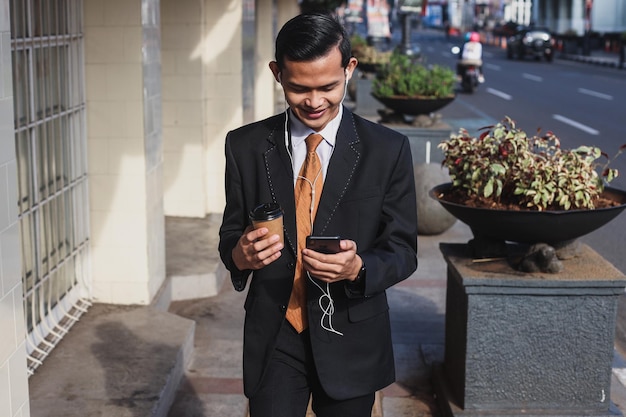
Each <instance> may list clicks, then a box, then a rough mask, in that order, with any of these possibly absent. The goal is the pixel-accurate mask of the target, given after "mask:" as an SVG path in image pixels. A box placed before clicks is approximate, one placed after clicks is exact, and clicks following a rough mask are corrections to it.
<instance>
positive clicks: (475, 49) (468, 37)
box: [457, 32, 485, 83]
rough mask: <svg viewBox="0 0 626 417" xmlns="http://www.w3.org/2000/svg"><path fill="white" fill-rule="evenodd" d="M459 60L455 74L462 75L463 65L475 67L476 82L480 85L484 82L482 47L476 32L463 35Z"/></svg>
mask: <svg viewBox="0 0 626 417" xmlns="http://www.w3.org/2000/svg"><path fill="white" fill-rule="evenodd" d="M459 59H460V61H459V65H457V74H459V75H460V74H462V70H463V66H464V65H475V66H476V68H477V69H478V81H479V82H481V83H483V82H485V76H484V75H483V46H482V44H481V43H480V35H479V34H478V32H467V33H466V34H465V43H464V44H463V46H462V47H461V53H460V54H459Z"/></svg>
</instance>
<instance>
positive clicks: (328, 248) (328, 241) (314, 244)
mask: <svg viewBox="0 0 626 417" xmlns="http://www.w3.org/2000/svg"><path fill="white" fill-rule="evenodd" d="M340 240H341V237H339V236H307V238H306V247H307V249H312V250H314V251H315V252H320V253H337V252H340V251H341V247H340V246H339V241H340Z"/></svg>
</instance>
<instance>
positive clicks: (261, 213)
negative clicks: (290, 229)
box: [250, 203, 283, 220]
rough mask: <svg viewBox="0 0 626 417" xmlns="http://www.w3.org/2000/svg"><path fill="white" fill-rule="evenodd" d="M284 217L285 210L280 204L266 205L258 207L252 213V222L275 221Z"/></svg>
mask: <svg viewBox="0 0 626 417" xmlns="http://www.w3.org/2000/svg"><path fill="white" fill-rule="evenodd" d="M282 215H283V209H282V208H281V207H280V205H279V204H278V203H264V204H260V205H258V206H256V207H255V208H254V209H252V211H251V212H250V219H252V220H274V219H276V218H278V217H280V216H282Z"/></svg>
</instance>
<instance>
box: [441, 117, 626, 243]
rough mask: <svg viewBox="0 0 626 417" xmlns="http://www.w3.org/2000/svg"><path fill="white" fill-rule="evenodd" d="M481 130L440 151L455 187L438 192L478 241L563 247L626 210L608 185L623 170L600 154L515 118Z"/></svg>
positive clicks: (624, 200) (625, 196) (462, 134)
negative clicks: (531, 129)
mask: <svg viewBox="0 0 626 417" xmlns="http://www.w3.org/2000/svg"><path fill="white" fill-rule="evenodd" d="M481 130H482V133H481V134H480V136H479V137H473V136H472V135H470V134H469V133H468V132H467V131H466V130H465V129H460V130H459V133H458V134H456V135H455V134H453V135H450V138H449V139H447V140H444V141H442V142H441V143H440V144H439V145H438V147H439V148H440V149H441V150H442V151H443V153H444V160H443V162H442V165H443V166H444V167H446V168H447V169H448V170H449V175H450V178H451V180H452V182H451V183H448V184H443V185H440V186H437V187H435V188H433V190H432V191H431V197H433V198H435V199H436V200H437V201H439V202H440V203H441V204H442V205H443V206H444V207H445V208H446V209H447V210H448V211H449V212H450V213H451V214H453V215H454V216H455V217H457V218H458V219H459V220H461V221H462V222H464V223H466V224H468V225H469V226H470V228H471V229H472V231H473V233H474V237H475V238H476V237H480V238H481V239H487V240H492V241H501V242H505V241H512V242H522V243H528V244H535V243H546V244H550V245H553V246H557V247H558V246H560V245H563V244H565V243H568V242H572V241H574V240H575V239H577V238H578V237H580V236H583V235H584V234H587V233H589V232H591V231H593V230H595V229H597V228H598V227H600V226H602V225H604V224H605V223H607V222H608V221H610V220H611V219H613V218H614V217H615V216H617V215H618V214H619V213H620V212H621V211H622V210H623V209H624V208H626V192H623V191H620V190H617V189H613V188H610V187H608V186H607V184H608V183H609V182H610V181H611V180H613V179H614V178H615V177H616V176H617V175H618V172H617V170H615V169H612V168H610V167H609V164H610V162H611V159H609V157H608V156H607V155H606V154H605V153H603V152H602V151H601V150H600V149H599V148H597V147H593V146H580V147H578V148H576V149H571V150H566V149H562V148H561V146H560V140H559V138H558V137H557V136H556V135H555V134H554V133H552V132H547V133H546V134H544V135H541V136H540V135H539V134H540V132H539V131H538V132H537V134H536V135H533V136H529V135H527V134H526V133H525V132H524V131H522V130H521V129H519V128H517V126H516V124H515V122H514V120H513V119H511V118H510V117H505V119H504V120H502V121H501V122H499V123H498V124H496V125H495V126H488V127H485V128H483V129H481ZM625 150H626V144H625V145H622V146H621V147H620V148H619V149H618V151H617V153H616V154H615V156H614V157H613V159H614V158H615V157H617V156H618V155H619V154H621V153H622V152H624V151H625ZM602 160H604V163H601V161H602Z"/></svg>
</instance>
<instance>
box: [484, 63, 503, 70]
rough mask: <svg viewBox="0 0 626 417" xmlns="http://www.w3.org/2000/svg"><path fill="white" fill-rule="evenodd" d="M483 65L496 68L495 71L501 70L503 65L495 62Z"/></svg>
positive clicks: (491, 68) (492, 68)
mask: <svg viewBox="0 0 626 417" xmlns="http://www.w3.org/2000/svg"><path fill="white" fill-rule="evenodd" d="M483 66H484V67H485V68H488V69H490V70H494V71H500V70H501V69H502V67H501V66H500V65H494V64H484V65H483Z"/></svg>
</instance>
